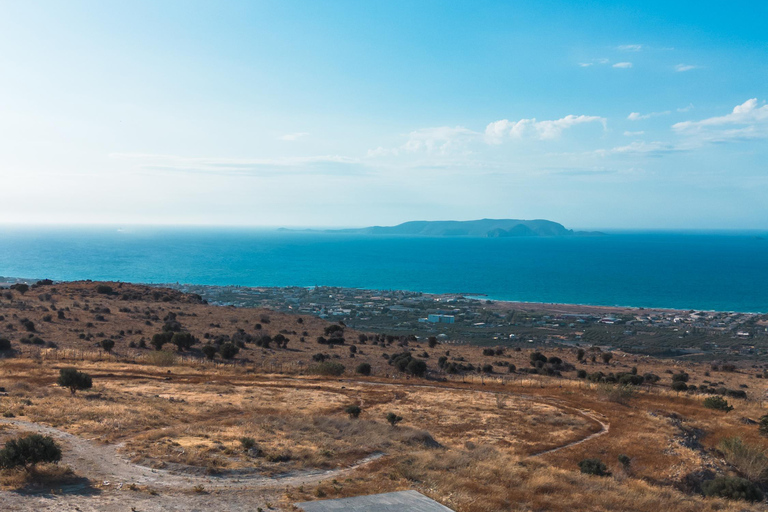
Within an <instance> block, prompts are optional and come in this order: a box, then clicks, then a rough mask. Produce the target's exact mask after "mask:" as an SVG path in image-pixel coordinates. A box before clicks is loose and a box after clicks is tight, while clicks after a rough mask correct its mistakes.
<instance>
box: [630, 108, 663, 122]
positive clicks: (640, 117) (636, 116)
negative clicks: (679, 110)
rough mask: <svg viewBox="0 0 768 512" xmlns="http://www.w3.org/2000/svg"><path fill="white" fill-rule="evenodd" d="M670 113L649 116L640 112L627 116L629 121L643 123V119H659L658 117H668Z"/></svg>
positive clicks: (654, 113) (653, 113) (656, 113)
mask: <svg viewBox="0 0 768 512" xmlns="http://www.w3.org/2000/svg"><path fill="white" fill-rule="evenodd" d="M669 113H670V112H669V110H665V111H664V112H650V113H648V114H641V113H640V112H632V113H631V114H629V115H628V116H627V119H629V120H630V121H641V120H643V119H650V118H652V117H658V116H666V115H668V114H669Z"/></svg>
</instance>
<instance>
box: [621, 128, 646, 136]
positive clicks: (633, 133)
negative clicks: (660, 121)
mask: <svg viewBox="0 0 768 512" xmlns="http://www.w3.org/2000/svg"><path fill="white" fill-rule="evenodd" d="M644 134H645V132H644V131H642V130H640V131H639V132H630V131H626V132H624V136H626V137H636V136H638V135H644Z"/></svg>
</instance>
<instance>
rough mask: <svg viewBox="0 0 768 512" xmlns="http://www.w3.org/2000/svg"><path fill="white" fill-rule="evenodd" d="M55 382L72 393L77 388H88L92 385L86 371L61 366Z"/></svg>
mask: <svg viewBox="0 0 768 512" xmlns="http://www.w3.org/2000/svg"><path fill="white" fill-rule="evenodd" d="M56 384H58V385H59V386H61V387H63V388H69V391H70V393H72V394H73V395H74V394H75V392H76V391H77V390H79V389H90V388H91V387H93V380H92V379H91V376H90V375H88V374H87V373H83V372H79V371H77V370H76V369H74V368H62V369H61V370H59V378H58V379H57V380H56Z"/></svg>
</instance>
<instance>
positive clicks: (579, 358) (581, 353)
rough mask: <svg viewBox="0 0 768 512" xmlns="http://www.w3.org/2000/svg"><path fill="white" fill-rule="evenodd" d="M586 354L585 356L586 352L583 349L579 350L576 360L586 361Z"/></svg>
mask: <svg viewBox="0 0 768 512" xmlns="http://www.w3.org/2000/svg"><path fill="white" fill-rule="evenodd" d="M584 354H585V352H584V349H583V348H580V349H579V350H577V351H576V360H577V361H582V360H583V359H584Z"/></svg>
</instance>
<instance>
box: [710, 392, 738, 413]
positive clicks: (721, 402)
mask: <svg viewBox="0 0 768 512" xmlns="http://www.w3.org/2000/svg"><path fill="white" fill-rule="evenodd" d="M704 407H706V408H707V409H715V410H718V411H725V412H726V413H727V412H731V411H732V410H733V406H731V405H728V401H727V400H726V399H725V398H723V397H721V396H709V397H707V398H705V399H704Z"/></svg>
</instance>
